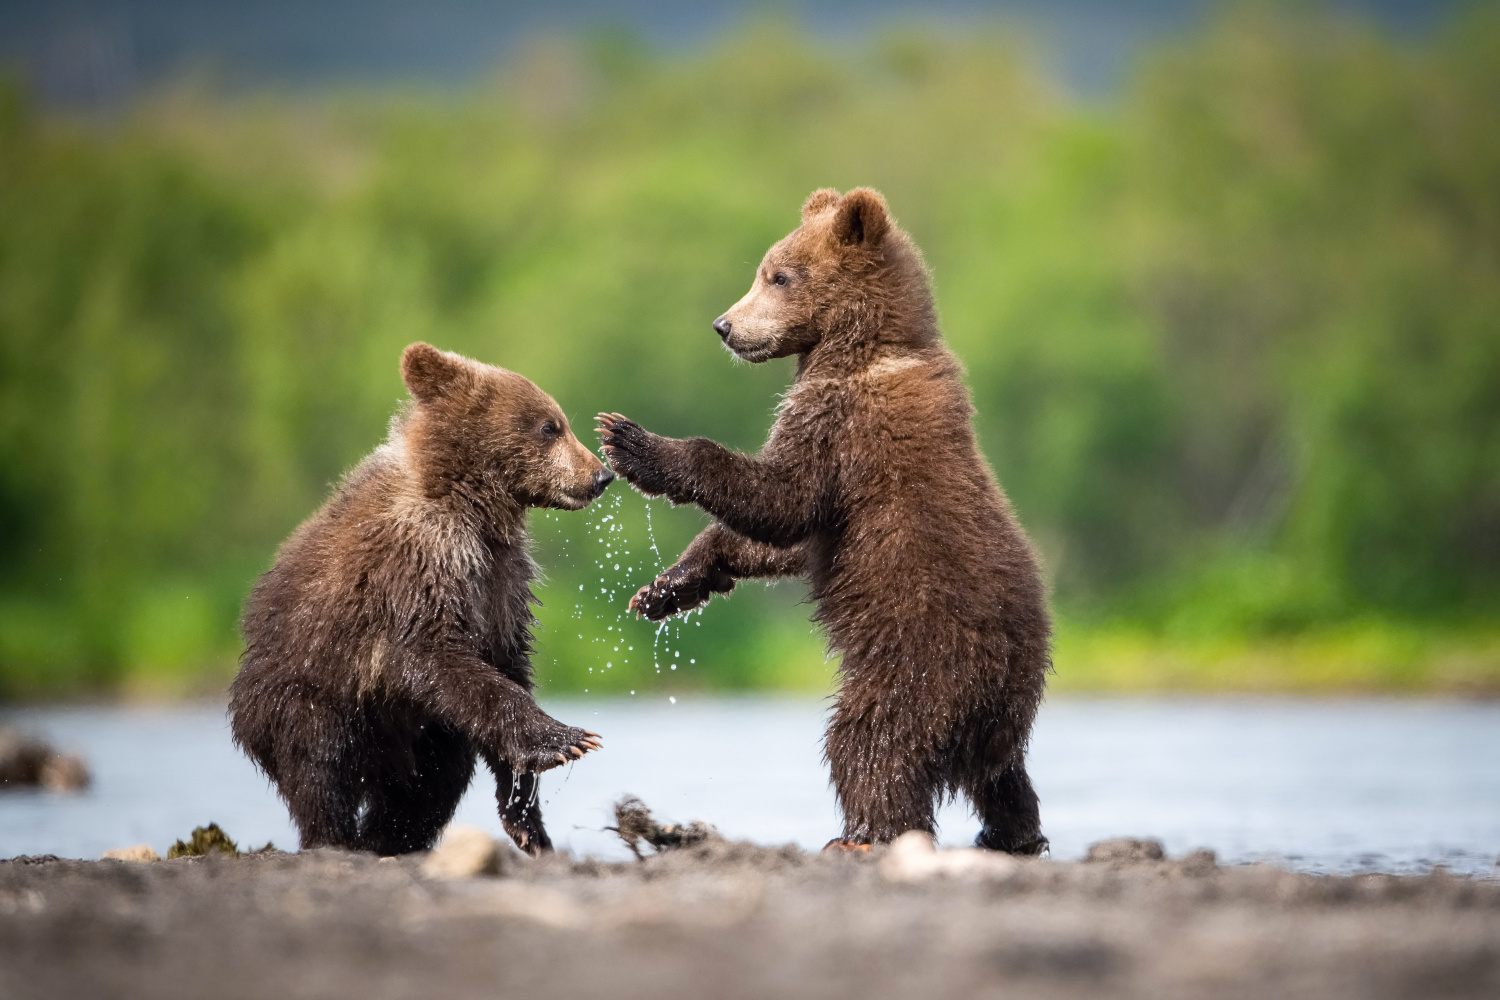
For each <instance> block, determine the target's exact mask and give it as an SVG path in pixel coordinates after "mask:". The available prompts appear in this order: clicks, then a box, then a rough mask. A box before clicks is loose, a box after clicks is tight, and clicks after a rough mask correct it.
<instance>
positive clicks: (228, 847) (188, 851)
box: [167, 823, 271, 861]
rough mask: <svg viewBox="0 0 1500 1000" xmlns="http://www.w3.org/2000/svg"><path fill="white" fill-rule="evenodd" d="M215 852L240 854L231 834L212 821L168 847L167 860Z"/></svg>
mask: <svg viewBox="0 0 1500 1000" xmlns="http://www.w3.org/2000/svg"><path fill="white" fill-rule="evenodd" d="M270 846H271V845H270V844H267V845H266V847H270ZM214 852H218V853H219V854H227V855H229V856H230V857H231V858H237V857H239V856H240V849H239V846H238V845H237V844H235V842H234V841H232V840H230V839H229V834H227V833H225V832H224V831H223V830H221V829H219V824H217V823H210V824H208V825H207V826H200V827H196V828H195V829H194V830H193V832H192V834H191V835H190V836H189V837H188V839H187V840H186V841H182V840H179V841H178V842H177V843H175V844H173V845H172V846H171V847H169V848H167V860H168V861H170V860H172V859H173V858H201V857H203V856H204V855H206V854H211V853H214Z"/></svg>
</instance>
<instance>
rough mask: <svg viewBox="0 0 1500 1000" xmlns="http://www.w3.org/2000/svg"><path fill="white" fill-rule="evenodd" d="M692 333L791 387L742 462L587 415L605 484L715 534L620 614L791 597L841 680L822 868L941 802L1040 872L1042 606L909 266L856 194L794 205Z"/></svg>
mask: <svg viewBox="0 0 1500 1000" xmlns="http://www.w3.org/2000/svg"><path fill="white" fill-rule="evenodd" d="M713 325H714V329H715V330H716V331H717V332H718V334H719V336H720V337H722V338H723V340H724V343H725V345H726V346H727V347H728V348H729V349H730V350H731V351H732V352H734V354H736V355H738V356H739V357H740V358H743V359H744V360H746V361H751V362H761V361H767V360H769V359H771V358H780V357H786V356H788V355H796V356H797V374H796V379H795V381H794V382H793V384H792V387H791V389H790V391H788V393H787V394H786V397H785V400H784V402H783V404H782V406H781V409H780V412H779V414H778V416H777V418H776V423H775V426H774V427H773V428H772V430H771V435H770V439H769V440H768V441H767V442H766V445H765V447H764V448H763V449H762V450H761V452H760V453H759V454H758V455H756V456H754V457H749V456H745V455H740V454H736V453H733V452H730V451H727V450H725V449H724V448H723V447H721V446H719V445H718V444H715V443H714V442H712V441H709V440H706V439H704V438H692V439H688V440H674V439H671V438H664V437H659V436H658V435H655V434H651V433H649V432H647V431H646V430H644V429H642V428H641V427H640V426H639V425H637V424H635V423H633V422H632V421H630V420H627V419H626V418H624V417H622V416H620V415H618V414H601V415H600V430H601V434H602V436H603V439H604V444H605V452H606V456H607V457H608V459H609V461H610V464H611V465H612V466H614V469H615V471H616V472H618V473H620V475H622V476H624V477H625V478H626V479H627V480H629V481H630V483H631V484H632V485H634V486H635V487H636V488H637V489H639V490H641V491H642V492H643V493H646V494H648V495H664V496H666V497H667V498H669V499H670V500H671V501H672V502H674V503H694V504H697V505H698V506H699V507H701V508H703V509H704V510H705V511H707V512H708V513H709V514H710V515H712V516H713V517H714V519H715V523H713V524H711V525H709V527H708V528H707V529H705V530H704V531H703V533H702V534H700V535H699V536H698V537H697V539H696V540H694V542H693V543H692V544H691V545H690V546H689V547H688V549H687V551H686V552H684V553H683V555H682V558H681V559H680V560H679V561H678V562H677V564H676V565H674V566H672V567H671V568H670V569H668V570H667V571H666V572H665V573H663V574H662V575H661V576H660V577H658V578H657V579H656V581H655V582H653V583H651V584H649V585H647V586H645V587H643V588H642V589H641V590H640V592H639V593H638V594H637V595H636V596H635V597H634V598H633V599H632V601H631V605H632V607H634V608H635V609H636V610H637V611H639V612H641V613H643V614H645V615H646V616H647V617H649V618H652V619H660V618H665V617H667V616H668V615H672V614H676V613H679V612H682V611H686V610H688V609H690V608H693V607H696V606H698V605H700V604H702V603H703V602H705V601H707V600H708V599H709V597H710V596H711V595H712V594H715V593H724V592H727V591H729V590H730V589H732V588H733V587H734V584H735V581H736V580H737V579H740V578H743V577H774V576H784V575H797V576H806V577H807V578H808V579H809V580H810V582H811V586H812V593H813V597H814V598H815V600H816V601H817V605H818V611H817V618H818V620H819V621H820V622H821V623H822V624H823V626H824V627H825V628H826V630H827V632H828V637H829V643H830V647H831V650H832V651H834V652H837V653H839V654H840V655H841V656H842V660H843V662H842V667H841V671H840V673H841V678H842V680H841V685H840V690H839V694H838V700H837V706H836V708H835V710H834V712H833V715H832V718H831V720H830V723H829V727H828V732H827V734H826V737H825V741H824V751H825V755H826V757H827V760H828V763H829V765H830V768H831V770H832V776H833V785H834V789H835V791H836V793H837V796H838V801H839V805H840V808H841V809H842V811H843V814H844V832H843V838H842V840H841V841H834V842H833V843H831V844H830V847H832V846H835V845H839V846H843V847H845V848H860V847H864V846H865V845H868V844H870V843H880V842H884V841H888V840H891V839H893V838H894V837H896V836H898V835H899V834H901V833H903V832H905V831H907V830H925V831H928V832H929V833H930V832H933V813H934V810H935V808H936V804H937V802H938V801H939V799H940V798H941V797H942V796H943V795H944V794H946V793H949V792H954V793H958V792H961V793H963V794H966V795H967V796H968V797H969V799H970V800H971V801H972V802H973V804H974V808H975V810H976V812H977V813H978V814H979V818H980V820H981V822H982V823H983V830H982V831H981V832H980V834H979V838H978V843H979V845H980V846H983V847H989V848H995V849H998V850H1003V851H1011V852H1014V853H1017V854H1037V853H1040V852H1041V851H1042V850H1043V849H1044V848H1045V847H1046V845H1047V841H1046V839H1045V838H1044V837H1043V836H1042V831H1041V821H1040V818H1039V815H1038V809H1037V798H1036V793H1035V792H1033V791H1032V787H1031V782H1030V780H1029V779H1028V777H1027V775H1026V768H1025V751H1026V743H1027V739H1028V737H1029V735H1030V732H1031V724H1032V720H1033V718H1034V716H1035V714H1036V709H1037V704H1038V702H1039V701H1040V700H1041V696H1042V686H1043V682H1044V679H1045V675H1046V672H1047V670H1048V667H1049V662H1050V660H1049V653H1048V640H1049V635H1050V625H1049V622H1048V616H1047V608H1046V603H1045V595H1044V589H1043V585H1042V580H1041V576H1040V574H1039V572H1038V569H1037V563H1036V559H1035V558H1034V556H1033V554H1032V550H1031V546H1030V544H1029V543H1028V541H1027V539H1026V536H1025V534H1024V533H1023V532H1022V530H1021V528H1020V526H1019V525H1018V524H1017V522H1016V519H1015V517H1014V515H1013V514H1012V513H1011V509H1010V505H1009V504H1008V502H1007V501H1006V499H1005V496H1004V494H1002V493H1001V491H1000V489H999V487H998V486H997V485H996V483H995V480H994V478H993V476H992V475H991V474H990V471H989V468H988V467H987V466H986V464H985V462H984V459H983V458H982V457H981V456H980V454H979V451H978V448H977V447H976V445H975V441H974V435H973V431H972V430H971V428H970V416H971V413H972V407H971V406H970V404H969V397H968V392H967V391H966V390H965V388H964V385H963V381H962V378H961V375H962V372H961V369H960V367H959V364H958V362H957V360H956V359H955V358H954V357H953V355H952V354H950V353H949V351H948V349H947V348H946V347H945V346H944V345H943V342H942V339H941V338H940V336H939V334H938V330H937V321H936V317H935V314H934V308H933V301H932V293H931V291H930V289H929V285H928V277H927V271H926V268H925V266H924V265H923V262H922V258H921V255H920V253H919V252H918V250H917V248H916V247H915V245H913V243H912V241H911V240H910V239H909V238H908V237H907V235H906V234H905V233H904V232H902V231H901V230H900V229H898V228H897V227H896V224H895V223H894V221H893V220H892V219H891V218H890V216H889V215H888V213H887V210H886V204H885V201H884V200H883V199H882V198H881V196H880V195H879V194H878V193H876V192H875V191H872V190H869V189H867V188H860V189H856V190H853V191H850V192H849V193H848V194H846V195H844V196H842V197H840V195H839V194H838V192H836V191H831V190H822V191H817V192H814V194H813V195H812V196H811V197H810V198H809V199H808V200H807V203H806V204H805V205H804V206H803V209H802V224H801V226H800V227H799V228H797V229H796V230H795V231H793V232H792V233H791V235H789V236H787V237H786V238H785V239H783V240H782V241H781V242H779V243H777V244H776V245H775V246H773V247H772V248H771V249H770V251H769V252H768V253H767V254H766V256H765V259H764V260H763V261H762V262H761V265H760V269H759V270H758V271H757V272H756V276H755V281H754V284H753V285H752V286H751V289H750V291H749V293H748V294H746V295H745V297H744V298H742V299H741V300H740V301H739V302H738V303H736V304H735V305H734V307H733V308H731V309H730V310H729V311H728V312H727V313H725V314H724V315H723V316H721V317H719V319H717V320H716V321H715V322H714V324H713Z"/></svg>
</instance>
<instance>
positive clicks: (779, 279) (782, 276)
mask: <svg viewBox="0 0 1500 1000" xmlns="http://www.w3.org/2000/svg"><path fill="white" fill-rule="evenodd" d="M791 281H792V279H791V278H788V277H787V276H786V272H785V271H777V272H776V273H775V274H773V275H771V284H773V285H780V286H781V287H783V288H785V287H786V286H787V285H789V284H791Z"/></svg>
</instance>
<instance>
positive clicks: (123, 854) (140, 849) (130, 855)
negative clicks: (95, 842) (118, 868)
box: [99, 844, 161, 861]
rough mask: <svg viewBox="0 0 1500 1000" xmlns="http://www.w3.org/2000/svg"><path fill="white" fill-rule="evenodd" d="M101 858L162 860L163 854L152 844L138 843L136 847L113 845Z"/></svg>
mask: <svg viewBox="0 0 1500 1000" xmlns="http://www.w3.org/2000/svg"><path fill="white" fill-rule="evenodd" d="M99 857H100V858H101V859H105V858H113V859H114V860H116V861H160V860H161V855H160V854H157V853H156V851H155V850H153V849H152V847H151V845H150V844H136V845H135V846H134V847H111V848H110V849H109V850H107V851H105V852H104V853H103V854H101V855H99Z"/></svg>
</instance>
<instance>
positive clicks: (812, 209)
mask: <svg viewBox="0 0 1500 1000" xmlns="http://www.w3.org/2000/svg"><path fill="white" fill-rule="evenodd" d="M840 197H841V195H840V194H839V193H838V192H837V191H835V190H834V189H833V188H818V189H817V190H816V191H814V192H813V193H812V194H810V195H808V196H807V200H806V201H804V202H803V203H802V221H803V222H806V221H807V220H808V219H811V218H812V217H813V216H815V215H819V214H821V213H822V212H823V210H824V209H826V208H828V206H830V205H837V204H838V203H839V198H840Z"/></svg>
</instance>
